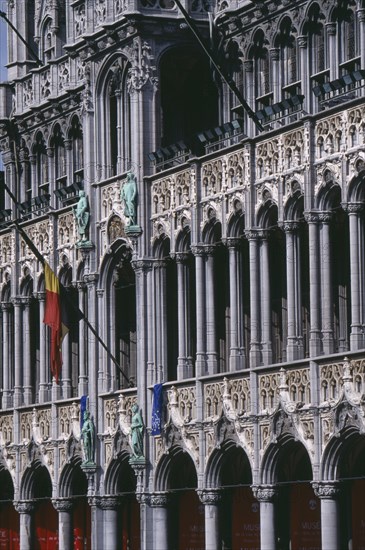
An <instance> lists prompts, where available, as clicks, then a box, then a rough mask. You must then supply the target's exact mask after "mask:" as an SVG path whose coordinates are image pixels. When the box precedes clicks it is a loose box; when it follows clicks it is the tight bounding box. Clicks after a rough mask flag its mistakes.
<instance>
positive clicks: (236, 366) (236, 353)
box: [229, 348, 246, 372]
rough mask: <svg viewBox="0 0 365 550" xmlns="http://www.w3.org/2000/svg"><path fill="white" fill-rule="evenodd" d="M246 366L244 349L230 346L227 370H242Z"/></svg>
mask: <svg viewBox="0 0 365 550" xmlns="http://www.w3.org/2000/svg"><path fill="white" fill-rule="evenodd" d="M245 368H246V357H245V353H244V350H242V349H239V348H236V349H232V348H231V355H230V357H229V370H230V372H234V371H236V370H243V369H245Z"/></svg>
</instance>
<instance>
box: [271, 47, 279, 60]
mask: <svg viewBox="0 0 365 550" xmlns="http://www.w3.org/2000/svg"><path fill="white" fill-rule="evenodd" d="M270 57H271V60H272V61H279V48H270Z"/></svg>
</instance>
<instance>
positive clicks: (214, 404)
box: [204, 382, 223, 420]
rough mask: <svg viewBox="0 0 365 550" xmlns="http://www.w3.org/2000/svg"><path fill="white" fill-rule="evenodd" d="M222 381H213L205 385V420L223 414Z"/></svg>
mask: <svg viewBox="0 0 365 550" xmlns="http://www.w3.org/2000/svg"><path fill="white" fill-rule="evenodd" d="M222 391H223V383H222V382H213V383H209V384H205V385H204V403H205V414H204V418H205V420H207V419H211V418H215V417H218V416H220V415H221V414H222Z"/></svg>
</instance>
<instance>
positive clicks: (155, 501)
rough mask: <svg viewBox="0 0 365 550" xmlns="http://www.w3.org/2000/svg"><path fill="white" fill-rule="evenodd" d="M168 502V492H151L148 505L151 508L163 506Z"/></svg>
mask: <svg viewBox="0 0 365 550" xmlns="http://www.w3.org/2000/svg"><path fill="white" fill-rule="evenodd" d="M168 503H169V493H165V492H161V493H151V495H150V506H152V507H153V508H165V507H166V506H167V505H168Z"/></svg>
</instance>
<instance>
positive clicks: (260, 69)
mask: <svg viewBox="0 0 365 550" xmlns="http://www.w3.org/2000/svg"><path fill="white" fill-rule="evenodd" d="M250 58H252V59H253V72H254V86H255V98H256V110H259V109H263V108H264V107H267V106H268V105H271V104H272V101H273V93H272V89H271V82H270V60H269V52H268V49H267V41H266V39H265V34H264V32H263V31H262V30H260V31H258V32H257V33H256V34H255V37H254V43H253V46H252V48H251V51H250Z"/></svg>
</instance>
